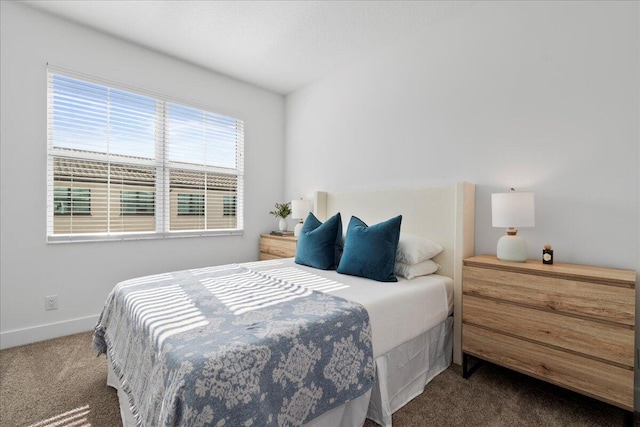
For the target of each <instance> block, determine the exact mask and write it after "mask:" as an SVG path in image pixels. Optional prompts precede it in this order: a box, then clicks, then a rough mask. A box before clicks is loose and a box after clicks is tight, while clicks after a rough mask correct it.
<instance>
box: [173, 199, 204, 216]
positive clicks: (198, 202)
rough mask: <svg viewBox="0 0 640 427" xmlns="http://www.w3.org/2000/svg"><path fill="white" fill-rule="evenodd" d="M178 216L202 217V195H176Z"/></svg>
mask: <svg viewBox="0 0 640 427" xmlns="http://www.w3.org/2000/svg"><path fill="white" fill-rule="evenodd" d="M178 215H204V194H178Z"/></svg>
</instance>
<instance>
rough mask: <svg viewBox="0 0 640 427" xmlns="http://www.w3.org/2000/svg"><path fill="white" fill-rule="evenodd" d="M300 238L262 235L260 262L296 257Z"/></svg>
mask: <svg viewBox="0 0 640 427" xmlns="http://www.w3.org/2000/svg"><path fill="white" fill-rule="evenodd" d="M297 244H298V238H297V237H293V236H274V235H271V234H261V235H260V258H259V259H260V261H262V260H265V259H277V258H292V257H294V256H296V245H297Z"/></svg>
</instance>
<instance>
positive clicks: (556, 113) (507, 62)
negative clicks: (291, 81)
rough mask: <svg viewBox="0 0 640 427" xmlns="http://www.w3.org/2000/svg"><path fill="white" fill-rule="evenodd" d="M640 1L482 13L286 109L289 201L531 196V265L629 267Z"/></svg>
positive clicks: (633, 261) (324, 84)
mask: <svg viewBox="0 0 640 427" xmlns="http://www.w3.org/2000/svg"><path fill="white" fill-rule="evenodd" d="M638 43H639V42H638V3H637V2H477V3H476V4H475V5H474V6H473V7H471V8H468V9H467V10H466V11H464V12H463V13H462V14H461V15H459V16H456V17H454V18H452V19H450V20H447V21H444V22H441V23H440V24H439V25H437V26H435V27H430V28H425V29H424V31H423V32H422V33H420V34H416V35H415V37H413V38H412V39H410V40H407V41H406V42H405V43H403V44H399V45H395V46H392V47H390V48H387V49H385V50H383V51H381V52H379V53H377V54H376V55H373V56H371V57H368V58H366V59H364V60H362V61H359V62H357V63H355V64H350V65H347V66H345V67H344V68H343V69H341V70H339V71H336V72H335V73H333V74H332V75H331V76H328V77H326V78H325V79H323V80H321V81H318V82H316V83H314V84H311V85H309V86H308V87H306V88H303V89H302V90H299V91H297V92H294V93H293V94H291V95H289V96H287V98H286V104H285V105H286V113H285V135H286V148H285V167H286V169H285V196H286V197H287V198H293V197H300V196H305V197H311V195H312V194H313V190H315V189H326V190H341V189H344V190H347V189H356V188H378V187H385V188H393V187H405V186H424V185H431V184H437V183H443V182H453V181H459V180H467V181H471V182H474V183H476V184H477V187H476V225H475V230H476V236H475V237H476V240H475V242H476V253H477V254H481V253H495V250H496V243H497V240H498V239H499V237H500V236H501V235H502V234H504V230H503V229H493V228H492V227H491V206H490V194H491V193H493V192H502V191H507V189H508V188H509V187H510V186H513V187H515V188H516V190H530V191H533V192H534V193H535V203H536V226H535V228H528V229H521V230H520V234H521V235H522V236H523V237H524V238H525V239H526V241H527V246H528V254H529V256H530V257H531V258H535V259H539V258H540V255H541V250H542V247H543V245H544V244H545V243H551V244H552V245H553V247H554V250H555V259H556V260H557V261H559V262H573V263H587V264H597V265H604V266H611V267H620V268H628V269H635V268H637V267H638V258H639V252H638V239H637V236H638V140H639V119H638V108H639V106H638V103H639V100H638V86H639V77H638V76H639V73H640V69H639V66H638Z"/></svg>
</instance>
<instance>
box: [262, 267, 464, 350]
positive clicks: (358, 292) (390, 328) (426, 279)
mask: <svg viewBox="0 0 640 427" xmlns="http://www.w3.org/2000/svg"><path fill="white" fill-rule="evenodd" d="M250 265H251V268H252V269H255V270H256V271H263V272H266V271H269V274H270V275H272V276H276V277H277V276H278V270H283V269H287V268H291V267H293V268H296V269H300V270H304V271H307V272H309V273H311V274H313V275H316V276H322V277H325V278H327V279H329V280H332V281H335V282H337V283H341V284H344V285H346V287H343V288H341V289H337V290H333V291H330V292H331V294H332V295H337V296H341V297H343V298H346V299H349V300H352V301H355V302H358V303H360V304H362V305H363V306H364V307H365V308H366V309H367V312H368V313H369V321H370V322H371V330H372V335H373V337H372V338H373V356H374V358H377V357H379V356H381V355H383V354H386V353H387V352H389V351H390V350H391V349H393V348H395V347H397V346H399V345H400V344H403V343H405V342H408V341H409V340H411V339H413V338H415V337H417V336H418V335H420V334H422V333H424V332H426V331H428V330H429V329H431V328H433V327H434V326H436V325H437V324H439V323H441V322H443V321H444V320H445V319H446V318H447V316H449V314H451V312H452V310H453V280H452V279H450V278H449V277H446V276H440V275H437V274H432V275H429V276H422V277H416V278H413V279H411V280H405V279H403V278H400V277H399V278H398V282H375V281H373V280H369V279H365V278H362V277H356V276H349V275H346V274H338V273H336V272H335V271H333V270H329V271H325V270H318V269H316V268H312V267H307V266H304V265H299V264H296V263H295V262H294V260H293V258H286V259H278V260H271V261H260V262H259V263H250ZM283 271H284V270H283Z"/></svg>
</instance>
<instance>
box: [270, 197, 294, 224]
mask: <svg viewBox="0 0 640 427" xmlns="http://www.w3.org/2000/svg"><path fill="white" fill-rule="evenodd" d="M269 213H270V214H271V215H273V216H275V217H276V218H280V222H279V223H278V228H279V229H280V231H285V230H286V229H287V220H286V218H287V217H288V216H289V215H291V203H276V208H275V209H274V210H272V211H271V212H269Z"/></svg>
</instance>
